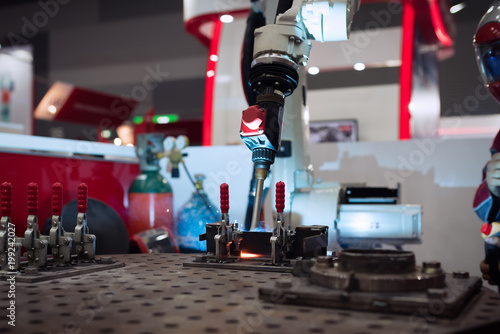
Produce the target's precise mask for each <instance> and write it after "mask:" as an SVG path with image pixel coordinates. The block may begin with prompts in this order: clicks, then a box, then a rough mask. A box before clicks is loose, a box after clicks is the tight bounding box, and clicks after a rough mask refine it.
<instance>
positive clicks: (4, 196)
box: [0, 182, 12, 217]
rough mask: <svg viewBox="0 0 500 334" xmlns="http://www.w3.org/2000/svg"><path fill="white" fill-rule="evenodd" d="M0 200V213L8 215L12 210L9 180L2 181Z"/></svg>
mask: <svg viewBox="0 0 500 334" xmlns="http://www.w3.org/2000/svg"><path fill="white" fill-rule="evenodd" d="M0 202H1V205H0V206H1V209H2V211H1V212H2V215H4V216H6V217H9V216H10V213H11V210H12V184H11V183H10V182H4V183H2V188H1V190H0Z"/></svg>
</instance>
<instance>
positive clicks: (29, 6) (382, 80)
mask: <svg viewBox="0 0 500 334" xmlns="http://www.w3.org/2000/svg"><path fill="white" fill-rule="evenodd" d="M47 3H48V4H49V5H47V7H43V6H41V5H40V4H39V3H38V2H37V1H29V0H19V1H2V3H1V4H0V6H1V7H0V9H1V11H0V18H1V19H0V31H2V32H4V33H2V34H1V35H2V38H1V39H0V44H1V45H2V49H0V53H1V54H2V55H10V56H12V57H17V58H19V59H21V58H22V61H23V62H32V65H33V76H34V83H35V84H34V97H33V105H34V106H36V105H38V103H39V102H40V101H41V100H42V97H43V96H44V95H45V94H46V92H47V91H48V89H49V87H50V86H51V84H53V83H54V82H56V81H61V82H65V83H69V84H72V85H74V86H77V87H81V88H86V89H89V90H94V91H98V92H102V93H107V94H113V95H118V96H126V97H132V98H134V99H136V100H138V101H139V105H138V106H137V108H136V109H135V110H134V112H133V114H132V115H131V116H130V120H132V118H133V116H139V115H144V114H145V113H146V112H147V111H148V110H150V109H151V108H155V111H156V114H176V115H178V116H179V118H180V119H195V120H201V118H202V116H203V101H204V87H205V78H206V75H207V56H208V49H207V48H206V47H205V46H203V45H202V44H201V43H200V42H199V41H198V40H196V38H195V37H194V36H192V35H190V34H188V33H187V32H186V30H185V28H184V22H183V3H182V1H181V0H175V1H156V0H145V1H141V2H140V3H138V2H137V1H134V0H120V1H119V0H88V1H77V0H74V1H56V2H54V3H55V4H56V6H53V5H52V6H51V5H50V4H51V2H50V1H49V2H47ZM452 5H454V7H452V8H454V14H453V17H454V19H455V21H456V25H457V38H456V40H455V44H454V55H453V56H451V57H450V55H447V56H446V58H447V59H445V60H443V61H442V62H440V63H439V69H440V70H439V82H440V84H439V88H440V98H441V116H442V117H452V116H464V115H460V111H458V110H457V109H456V108H454V104H456V103H457V102H458V103H460V102H462V101H463V100H464V98H465V97H467V96H471V95H472V96H474V94H475V89H476V87H477V86H478V85H480V79H479V75H478V72H477V66H476V62H475V54H474V50H473V47H472V45H471V41H472V36H473V34H474V31H475V28H476V26H477V22H478V21H479V19H480V18H481V15H482V14H483V13H484V12H485V11H486V9H487V8H488V6H489V1H471V0H464V1H460V0H453V1H452ZM386 8H387V4H386V3H366V4H363V5H362V6H361V8H360V11H359V12H358V13H357V15H356V16H355V19H354V23H353V31H355V32H354V35H355V34H356V32H359V31H361V32H362V31H363V30H364V29H365V27H366V26H367V23H369V22H373V21H376V20H377V19H378V20H379V21H380V23H381V24H379V26H381V28H380V29H382V30H383V31H384V34H383V37H382V36H379V37H377V38H375V39H373V40H370V41H368V43H367V46H366V48H367V49H366V50H363V52H356V53H353V54H352V55H353V57H352V58H353V59H351V60H352V62H354V63H355V64H356V66H357V67H356V68H357V70H356V69H354V66H352V65H353V64H347V63H346V62H342V61H338V58H345V57H336V56H335V53H334V54H331V53H330V54H326V53H325V52H319V51H317V50H318V48H321V47H323V48H325V49H323V50H326V51H328V50H329V51H332V48H337V50H336V52H337V53H338V52H339V48H338V46H336V47H332V46H326V45H327V44H325V45H319V44H318V45H316V43H315V45H313V50H312V53H311V61H310V63H309V67H316V66H319V67H321V71H320V72H319V73H318V74H317V75H309V76H308V86H309V97H310V98H309V100H308V101H309V102H310V114H311V120H312V121H315V120H316V121H328V120H342V119H357V120H358V126H359V134H358V138H359V140H369V141H377V140H394V139H397V137H398V136H397V131H398V129H397V126H398V123H397V108H398V106H397V103H398V98H399V88H398V87H399V86H398V84H399V65H400V63H401V62H400V54H399V52H400V47H401V41H400V38H399V37H400V34H401V28H400V27H401V14H400V13H398V14H394V15H393V14H391V15H390V16H389V17H387V18H386V17H377V16H376V15H377V14H376V13H380V12H381V11H384V10H385V11H387V9H386ZM374 13H375V15H374ZM244 21H245V20H244V18H242V19H240V20H235V21H234V22H233V23H227V24H225V25H224V27H223V34H226V35H227V34H230V33H233V34H236V35H237V34H238V32H237V31H238V29H240V28H231V25H234V27H236V26H242V23H244ZM376 22H377V21H376ZM235 31H236V32H235ZM8 32H10V36H9V34H8ZM361 42H362V41H361V40H360V41H358V47H359V43H361ZM12 44H15V45H16V46H18V45H28V48H30V50H31V51H30V50H28V53H24V54H23V53H22V52H21V53H20V52H19V50H17V51H14V52H12V51H13V50H12V49H9V45H12ZM224 48H229V49H231V50H227V51H229V52H230V54H231V55H233V54H235V53H234V52H233V51H234V50H236V52H239V50H240V48H241V46H240V44H239V42H238V43H236V44H234V42H233V43H232V44H231V45H229V44H228V45H224V44H223V45H221V48H220V49H219V53H220V54H224V53H225V52H226V50H225V49H224ZM328 48H329V49H328ZM363 48H365V46H364V45H363ZM315 52H316V53H315ZM29 53H32V56H31V57H30V56H29ZM381 53H382V54H384V53H385V55H383V57H381V55H380V54H381ZM391 54H392V56H394V57H392V58H393V59H387V57H386V56H387V55H391ZM324 57H327V58H328V59H330V60H331V61H332V63H331V64H330V65H328V66H326V65H325V59H324ZM384 57H385V59H386V61H385V62H380V61H379V59H381V58H382V59H384ZM358 58H359V59H358ZM238 61H239V60H238V59H236V62H238ZM347 65H349V66H350V67H348V66H347ZM151 72H153V73H156V75H157V77H155V80H157V83H158V84H156V83H155V84H154V85H148V84H146V86H145V82H144V80H145V78H146V77H147V76H148V75H151V74H150V73H151ZM313 73H314V72H313ZM18 88H19V87H18ZM326 91H328V92H329V96H331V97H332V99H333V100H335V109H333V108H332V106H331V104H329V101H326V100H325V99H321V98H320V96H321V94H322V93H324V92H326ZM360 95H361V96H363V95H364V96H368V97H369V98H366V99H357V98H356V96H360ZM367 101H370V103H368V102H367ZM26 104H27V103H26ZM497 111H498V107H497V105H496V103H495V101H494V100H493V99H491V98H490V97H488V98H485V99H483V100H481V101H480V105H479V106H474V108H470V110H469V109H467V110H466V111H465V113H466V115H465V116H467V118H469V117H468V116H478V117H477V118H472V117H470V119H467V123H463V124H462V127H464V128H465V129H464V130H462V131H459V130H454V131H449V130H447V129H446V124H444V125H442V127H443V128H444V130H442V131H444V132H443V133H444V134H447V135H461V136H463V135H469V136H470V135H472V136H492V135H493V134H494V133H495V132H496V128H497V127H498V125H500V121H498V117H497V116H498V115H497ZM360 113H361V114H360ZM367 114H368V115H375V116H372V117H371V118H370V117H368V116H366V115H367ZM377 115H382V117H380V116H377ZM488 115H489V116H488ZM16 117H20V119H19V122H18V123H23V124H25V127H24V130H23V133H25V134H31V133H32V131H33V134H35V135H42V136H52V137H62V138H72V139H89V138H82V137H81V135H80V133H81V131H82V130H83V129H90V130H92V129H93V127H89V126H86V125H83V124H75V123H68V122H59V121H53V122H47V121H45V120H36V121H35V122H34V124H33V125H31V123H30V122H31V121H30V120H29V119H28V118H30V115H29V114H26V115H24V116H22V117H21V116H16ZM235 117H236V118H237V117H239V113H237V115H235ZM21 118H22V119H21ZM13 121H15V118H13ZM14 123H16V122H14ZM382 123H383V124H382ZM384 124H385V125H384ZM387 124H389V125H390V127H389V128H387V126H388V125H387ZM384 127H385V128H384ZM377 128H380V130H379V131H377V130H376V129H377ZM113 135H114V134H113ZM236 137H237V134H236ZM236 139H237V138H236ZM95 140H97V137H95ZM214 140H215V142H214V144H228V143H233V142H234V138H215V139H214Z"/></svg>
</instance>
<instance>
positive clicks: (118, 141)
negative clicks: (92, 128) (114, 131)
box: [113, 137, 122, 146]
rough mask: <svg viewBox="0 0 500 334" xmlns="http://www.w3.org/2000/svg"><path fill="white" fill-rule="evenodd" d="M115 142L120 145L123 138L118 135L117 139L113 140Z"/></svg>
mask: <svg viewBox="0 0 500 334" xmlns="http://www.w3.org/2000/svg"><path fill="white" fill-rule="evenodd" d="M113 143H114V144H115V145H116V146H120V145H121V144H122V140H121V139H120V138H118V137H116V138H115V140H113Z"/></svg>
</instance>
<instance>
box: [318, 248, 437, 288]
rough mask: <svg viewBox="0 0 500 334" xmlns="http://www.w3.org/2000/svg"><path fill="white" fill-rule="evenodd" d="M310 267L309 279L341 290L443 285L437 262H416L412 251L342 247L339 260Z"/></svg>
mask: <svg viewBox="0 0 500 334" xmlns="http://www.w3.org/2000/svg"><path fill="white" fill-rule="evenodd" d="M330 264H331V265H329V266H325V265H324V264H323V263H321V262H318V263H317V264H316V265H315V266H313V267H312V268H311V275H310V277H309V278H310V280H311V282H312V283H314V284H317V285H321V286H324V287H328V288H331V289H335V290H343V291H364V292H404V291H406V292H414V291H426V290H428V289H441V288H443V287H444V281H445V273H444V272H443V270H442V269H441V266H440V263H439V262H424V264H423V267H422V268H420V267H417V266H415V255H414V254H413V253H412V252H401V251H393V250H350V249H348V250H344V251H342V252H341V253H340V255H339V258H338V262H337V263H336V264H335V266H334V265H333V262H331V263H330Z"/></svg>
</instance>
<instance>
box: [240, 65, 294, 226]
mask: <svg viewBox="0 0 500 334" xmlns="http://www.w3.org/2000/svg"><path fill="white" fill-rule="evenodd" d="M250 83H251V86H252V89H253V90H254V91H255V92H256V93H257V98H256V105H253V106H250V107H249V108H247V109H246V110H244V111H243V115H242V118H241V128H240V137H241V139H242V140H243V142H244V143H245V145H246V146H247V147H248V148H249V149H250V150H251V151H252V161H253V163H254V164H255V168H254V170H255V179H256V190H255V202H254V207H253V213H252V224H251V229H255V228H256V227H257V226H258V222H259V217H260V211H261V207H262V193H263V190H264V181H265V179H266V178H267V176H268V174H269V170H270V168H271V165H272V164H273V163H274V159H275V157H276V153H277V152H278V150H279V147H280V144H281V129H282V126H283V110H284V105H285V97H286V96H288V95H290V94H291V93H292V92H293V90H294V89H295V88H296V87H297V83H298V72H297V64H296V63H294V62H292V61H290V60H288V59H287V58H284V57H276V56H274V57H273V56H269V55H266V56H263V57H261V59H259V58H257V61H256V60H254V62H253V66H252V68H251V70H250Z"/></svg>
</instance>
